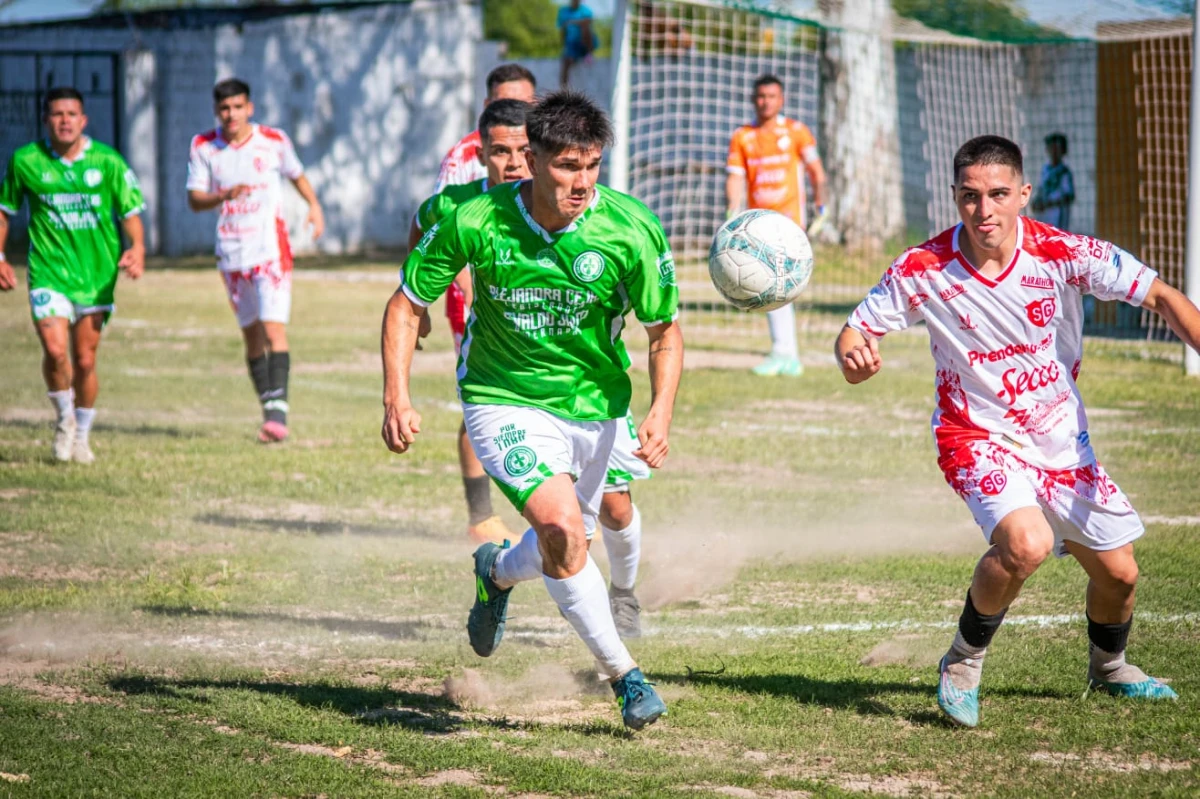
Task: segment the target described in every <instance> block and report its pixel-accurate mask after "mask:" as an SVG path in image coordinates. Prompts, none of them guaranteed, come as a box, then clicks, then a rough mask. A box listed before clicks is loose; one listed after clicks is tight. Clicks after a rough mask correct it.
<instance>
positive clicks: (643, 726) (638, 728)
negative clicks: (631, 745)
mask: <svg viewBox="0 0 1200 799" xmlns="http://www.w3.org/2000/svg"><path fill="white" fill-rule="evenodd" d="M665 715H667V710H666V708H663V709H662V710H660V711H659V712H657V713H655V714H654V715H652V716H649V717H647V718H644V719H641V720H640V721H641V723H640V724H634V723H632V721H631V720H629V719H626V718H625V717H623V716H622V717H621V721H622V722H624V724H625V726H626V727H628V728H629V729H631V730H634V731H635V732H636V731H641V730H644V729H646V728H647V727H649V726H650V725H651V724H653V723H654V722H656V721H658V720H659V719H660V718H662V717H663V716H665Z"/></svg>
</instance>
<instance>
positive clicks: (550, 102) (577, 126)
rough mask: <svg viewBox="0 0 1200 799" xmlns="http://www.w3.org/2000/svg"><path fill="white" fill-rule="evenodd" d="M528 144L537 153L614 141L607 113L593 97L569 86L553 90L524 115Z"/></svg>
mask: <svg viewBox="0 0 1200 799" xmlns="http://www.w3.org/2000/svg"><path fill="white" fill-rule="evenodd" d="M525 132H526V133H528V134H529V147H530V149H531V150H533V151H534V152H535V153H553V154H556V155H557V154H558V153H561V152H562V151H563V150H574V149H587V148H592V147H600V148H604V147H608V146H610V145H611V144H612V143H613V128H612V123H611V122H609V120H608V114H605V113H604V110H603V109H602V108H600V106H598V105H596V103H595V101H593V100H592V98H590V97H588V96H587V95H586V94H583V93H581V92H573V91H571V90H570V89H565V90H563V91H559V92H554V94H550V95H547V96H546V97H545V98H544V99H543V100H542V101H541V102H539V103H537V104H536V105H535V106H534V107H533V108H532V109H530V111H529V113H528V114H527V115H526V117H525Z"/></svg>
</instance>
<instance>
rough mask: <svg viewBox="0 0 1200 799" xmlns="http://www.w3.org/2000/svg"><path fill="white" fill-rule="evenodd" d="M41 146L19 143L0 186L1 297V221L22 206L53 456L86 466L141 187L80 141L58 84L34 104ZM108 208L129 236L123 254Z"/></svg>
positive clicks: (100, 149) (140, 262) (7, 284)
mask: <svg viewBox="0 0 1200 799" xmlns="http://www.w3.org/2000/svg"><path fill="white" fill-rule="evenodd" d="M42 113H43V119H44V121H45V123H46V133H47V138H46V140H45V141H39V142H33V143H31V144H27V145H25V146H24V147H20V148H18V149H17V150H16V152H14V153H13V155H12V158H11V159H9V162H8V169H7V171H6V172H5V174H4V181H3V183H0V291H11V290H12V289H13V288H15V287H16V285H17V282H16V275H14V274H13V269H12V267H11V266H9V264H8V263H7V262H6V261H5V260H4V241H5V239H6V238H7V237H8V217H10V216H13V215H15V214H16V213H17V212H18V211H19V210H20V208H21V203H22V202H24V201H25V200H26V199H28V201H29V305H30V307H31V309H32V312H33V325H34V328H35V329H36V330H37V334H38V339H39V340H40V341H41V344H42V377H43V378H44V379H45V381H46V388H47V389H48V392H47V396H48V397H50V401H51V402H52V403H53V404H54V409H55V413H56V414H57V419H56V423H55V431H54V458H55V459H56V460H59V461H70V460H74V461H75V462H76V463H92V462H94V461H95V460H96V456H95V454H94V453H93V452H92V448H91V445H90V443H89V433H90V431H91V428H92V422H93V421H94V420H95V418H96V397H97V395H98V394H99V392H100V380H99V378H98V377H97V375H96V350H97V348H98V347H99V346H100V334H101V332H102V331H103V330H104V325H105V324H106V323H107V321H108V318H109V317H110V316H111V315H112V313H113V311H115V310H116V305H114V304H113V293H114V290H115V288H116V283H117V271H118V270H119V269H123V270H125V274H127V275H129V277H131V278H133V279H134V280H136V279H137V278H138V277H140V276H141V274H142V271H143V269H144V268H145V259H146V248H145V239H144V233H143V228H142V220H141V217H140V216H139V214H141V212H142V211H143V210H145V207H146V204H145V202H144V201H143V200H142V192H141V189H140V188H138V182H137V178H136V177H135V176H134V174H133V170H131V169H130V168H129V165H128V164H127V163H125V159H124V158H122V157H121V155H120V154H119V153H118V152H117V151H116V150H114V149H112V148H111V147H107V146H105V145H103V144H101V143H100V142H98V141H95V140H94V139H92V138H91V137H89V136H85V135H84V130H85V129H86V128H87V122H88V119H87V115H86V114H85V113H84V107H83V95H82V94H80V93H79V92H78V91H76V90H75V89H72V88H69V87H61V88H56V89H50V90H49V91H48V92H46V99H45V100H44V102H43V105H42ZM114 212H115V213H116V215H117V216H118V217H119V218H120V220H121V229H122V230H123V231H124V232H125V235H126V236H128V237H129V241H130V245H129V249H127V250H125V251H124V252H122V251H121V237H120V236H119V235H118V233H117V228H116V225H114V224H113V214H114Z"/></svg>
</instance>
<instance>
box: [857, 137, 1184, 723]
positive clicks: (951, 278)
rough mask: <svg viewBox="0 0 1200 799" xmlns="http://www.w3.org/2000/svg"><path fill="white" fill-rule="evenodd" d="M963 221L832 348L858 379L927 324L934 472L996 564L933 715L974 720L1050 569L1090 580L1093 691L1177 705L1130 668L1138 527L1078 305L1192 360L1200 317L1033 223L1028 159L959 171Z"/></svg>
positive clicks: (1146, 275)
mask: <svg viewBox="0 0 1200 799" xmlns="http://www.w3.org/2000/svg"><path fill="white" fill-rule="evenodd" d="M954 175H955V178H954V180H955V186H954V187H953V188H954V198H955V202H956V204H957V206H958V213H959V216H960V218H961V219H962V222H961V223H960V224H958V225H956V226H954V227H953V228H950V229H949V230H946V231H944V232H943V233H941V234H940V235H938V236H936V237H935V238H933V239H930V240H929V241H927V242H925V243H924V244H922V245H921V246H919V247H916V248H914V249H911V250H909V251H908V252H906V253H904V254H903V255H902V256H900V258H899V259H897V260H896V261H895V262H894V263H893V264H892V265H891V267H890V268H889V269H888V270H887V272H886V273H885V274H884V276H883V279H882V280H881V281H880V282H879V285H877V286H876V287H875V288H874V289H872V291H871V293H870V294H868V295H867V298H866V299H865V300H863V302H862V303H861V304H860V305H859V306H858V308H857V309H856V310H855V311H854V312H853V313H852V314H851V316H850V319H849V321H848V322H847V324H846V327H845V328H843V330H842V332H841V335H840V336H839V337H838V340H837V347H836V350H837V357H838V362H839V363H840V365H841V367H842V371H843V373H844V375H845V377H846V380H847V381H848V382H850V383H860V382H862V381H863V380H866V379H868V378H869V377H871V376H872V375H874V374H875V373H876V372H878V371H879V369H880V368H881V367H882V360H881V358H880V356H879V351H878V344H877V343H876V342H877V340H878V339H879V338H881V337H882V336H884V335H885V334H887V333H889V332H891V331H894V330H901V329H904V328H906V327H909V326H910V325H913V324H915V323H916V322H918V321H921V320H924V322H925V324H926V326H927V328H928V329H929V337H930V344H931V348H932V350H933V357H934V362H935V365H936V368H937V379H936V397H937V407H936V409H935V410H934V414H933V433H934V439H935V441H936V444H937V449H938V465H939V466H941V468H942V471H943V472H944V474H945V476H946V481H947V482H948V483H949V484H950V486H951V488H953V489H954V490H955V491H956V492H957V493H958V495H959V496H960V497H962V498H963V500H964V501H965V502H966V503H967V507H969V508H970V509H971V513H972V514H973V515H974V517H975V521H976V522H977V523H978V524H979V526H980V528H981V529H982V530H983V534H984V536H985V538H986V539H987V541H988V543H989V544H990V548H989V549H988V551H987V552H986V553H985V554H984V556H983V557H982V558H981V559H980V560H979V564H978V565H977V566H976V568H975V575H974V577H973V579H972V581H971V588H970V590H969V591H968V592H967V599H966V603H965V606H964V609H963V612H962V616H961V617H960V618H959V622H958V633H957V635H956V636H955V638H954V643H953V644H952V645H951V647H950V651H949V652H947V653H946V655H945V657H943V658H942V661H941V663H940V665H939V667H938V671H939V674H940V681H939V686H938V704H939V705H940V706H941V708H942V710H944V711H945V712H946V714H947V715H948V716H949V717H950V718H951V719H953V720H954V721H955V722H957V723H958V724H962V725H965V726H968V727H974V726H975V725H976V724H977V723H978V721H979V680H980V675H981V674H982V669H983V658H984V655H985V653H986V652H987V647H988V644H989V643H990V642H991V640H992V636H993V635H995V633H996V630H997V629H998V628H999V626H1000V623H1001V621H1003V619H1004V614H1005V611H1006V610H1007V609H1008V606H1009V604H1010V603H1011V602H1012V601H1013V600H1014V599H1016V597H1017V594H1018V593H1019V592H1020V590H1021V586H1022V585H1023V584H1024V582H1025V580H1026V579H1028V578H1029V576H1030V575H1031V574H1033V572H1034V570H1036V569H1037V567H1038V565H1040V564H1041V563H1042V561H1043V560H1045V558H1046V557H1047V556H1048V555H1050V553H1051V552H1053V553H1054V554H1055V555H1057V556H1059V557H1063V556H1066V555H1068V554H1070V555H1071V556H1073V557H1074V558H1075V559H1076V560H1077V561H1078V562H1079V564H1080V565H1081V566H1083V568H1084V571H1086V572H1087V574H1088V577H1089V581H1088V588H1087V617H1088V639H1089V641H1090V642H1091V644H1090V649H1089V652H1090V654H1089V663H1088V679H1089V682H1090V684H1091V686H1092V687H1095V688H1101V689H1104V690H1107V691H1108V692H1109V693H1111V694H1113V695H1114V696H1123V697H1129V698H1137V699H1174V698H1176V696H1175V692H1174V691H1172V690H1171V689H1170V688H1168V687H1167V686H1166V685H1164V684H1163V683H1162V682H1160V681H1159V680H1157V679H1155V678H1154V677H1150V676H1147V675H1146V674H1145V673H1144V672H1143V671H1142V670H1141V669H1139V668H1137V667H1136V666H1134V665H1133V664H1131V663H1127V662H1126V661H1125V643H1126V640H1127V639H1128V637H1129V630H1130V626H1131V624H1132V622H1133V604H1134V587H1135V586H1136V584H1137V577H1138V567H1137V562H1136V561H1135V560H1134V555H1133V542H1134V540H1136V539H1137V538H1139V537H1140V536H1141V535H1142V533H1143V532H1144V528H1143V526H1142V522H1141V520H1140V519H1139V518H1138V515H1137V513H1136V512H1135V511H1134V509H1133V507H1132V506H1131V505H1130V504H1129V500H1128V498H1127V497H1126V496H1125V494H1124V493H1122V491H1121V490H1120V489H1119V488H1118V487H1117V485H1116V483H1114V482H1113V481H1112V479H1111V478H1110V477H1109V476H1108V474H1107V473H1106V472H1105V471H1104V469H1103V468H1102V467H1101V466H1100V464H1099V463H1098V462H1097V460H1096V455H1095V453H1094V452H1093V451H1092V447H1091V443H1090V441H1089V438H1088V429H1087V415H1086V414H1085V412H1084V408H1083V402H1082V399H1081V397H1080V394H1079V389H1078V386H1077V385H1076V382H1075V381H1076V378H1077V376H1078V374H1079V365H1080V360H1081V358H1082V355H1083V312H1082V307H1081V306H1082V303H1081V296H1082V295H1085V294H1090V295H1093V296H1095V297H1097V298H1099V299H1101V300H1121V301H1124V302H1127V303H1129V304H1131V305H1134V306H1141V307H1143V308H1148V309H1150V310H1152V311H1155V312H1157V313H1158V314H1160V315H1161V316H1162V317H1163V318H1164V319H1165V320H1166V321H1167V323H1168V324H1169V325H1170V327H1171V329H1172V330H1173V331H1175V333H1176V334H1177V335H1178V336H1179V337H1180V338H1181V339H1183V340H1184V341H1185V342H1186V343H1187V344H1188V346H1191V347H1196V346H1197V345H1200V312H1198V311H1197V310H1196V307H1195V306H1194V305H1193V304H1192V303H1191V302H1190V301H1188V299H1187V298H1186V297H1184V296H1183V295H1182V294H1180V293H1179V292H1178V291H1176V290H1175V289H1173V288H1171V287H1170V286H1168V285H1167V284H1166V283H1163V282H1162V281H1161V280H1159V279H1158V277H1157V275H1156V273H1155V272H1154V270H1152V269H1150V268H1149V267H1147V266H1145V265H1143V264H1141V263H1139V262H1138V261H1137V259H1135V258H1134V257H1133V256H1131V255H1130V254H1129V253H1127V252H1125V251H1123V250H1121V249H1120V248H1119V247H1116V246H1114V245H1113V244H1110V243H1109V242H1106V241H1102V240H1100V239H1095V238H1091V237H1090V236H1080V235H1075V234H1072V233H1067V232H1065V231H1062V230H1059V229H1058V228H1054V227H1051V226H1050V225H1047V224H1045V223H1042V222H1038V221H1036V220H1032V219H1029V218H1025V217H1022V216H1020V213H1021V209H1023V208H1024V207H1025V204H1026V203H1027V202H1028V200H1029V195H1030V192H1031V189H1032V187H1031V186H1030V185H1029V184H1027V183H1026V182H1025V179H1024V175H1023V167H1022V163H1021V151H1020V149H1019V148H1018V147H1017V145H1016V144H1014V143H1013V142H1011V141H1009V140H1007V139H1004V138H1001V137H999V136H980V137H978V138H975V139H971V140H970V141H968V142H967V143H966V144H964V145H963V146H962V147H961V148H960V149H959V151H958V152H957V153H956V154H955V156H954Z"/></svg>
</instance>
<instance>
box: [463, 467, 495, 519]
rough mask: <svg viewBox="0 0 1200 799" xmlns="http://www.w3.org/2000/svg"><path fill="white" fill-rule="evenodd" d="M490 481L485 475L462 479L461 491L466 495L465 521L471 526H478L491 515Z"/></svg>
mask: <svg viewBox="0 0 1200 799" xmlns="http://www.w3.org/2000/svg"><path fill="white" fill-rule="evenodd" d="M491 480H492V478H490V477H488V476H487V475H486V474H485V475H483V476H482V477H464V478H463V491H464V493H466V495H467V519H468V521H469V522H470V523H471V524H479V523H480V522H481V521H483V520H484V519H486V518H488V517H489V516H492V515H493V511H492V486H491Z"/></svg>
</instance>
